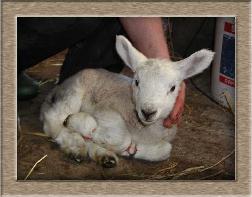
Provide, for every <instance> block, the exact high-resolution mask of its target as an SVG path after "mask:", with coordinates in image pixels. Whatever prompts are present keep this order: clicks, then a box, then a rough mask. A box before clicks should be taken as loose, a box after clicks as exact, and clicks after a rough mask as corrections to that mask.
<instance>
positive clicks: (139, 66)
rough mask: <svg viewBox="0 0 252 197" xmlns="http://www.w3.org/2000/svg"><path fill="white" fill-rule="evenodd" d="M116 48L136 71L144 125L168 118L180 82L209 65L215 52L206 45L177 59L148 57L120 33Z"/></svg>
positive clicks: (136, 95) (135, 89) (137, 103)
mask: <svg viewBox="0 0 252 197" xmlns="http://www.w3.org/2000/svg"><path fill="white" fill-rule="evenodd" d="M116 50H117V52H118V54H119V55H120V57H121V58H122V60H123V61H124V63H125V64H126V65H127V66H128V67H130V68H131V69H132V71H133V72H134V78H133V81H132V90H133V93H132V95H133V101H134V103H135V107H136V111H137V114H138V116H139V118H140V120H141V121H142V123H143V124H145V125H148V124H152V123H154V122H155V121H157V120H158V119H164V118H166V117H167V116H168V115H169V114H170V112H171V110H172V109H173V106H174V104H175V101H176V97H177V95H178V92H179V87H180V84H181V82H182V81H183V80H184V79H186V78H188V77H191V76H193V75H196V74H198V73H200V72H202V71H203V70H204V69H206V68H207V67H208V66H209V65H210V63H211V61H212V59H213V56H214V53H213V52H212V51H209V50H206V49H203V50H200V51H198V52H196V53H194V54H192V55H191V56H189V57H188V58H186V59H184V60H181V61H177V62H172V61H170V60H167V59H148V58H147V57H145V56H144V55H143V54H142V53H140V52H139V51H138V50H137V49H136V48H134V47H133V46H132V44H131V43H130V42H129V41H128V40H127V39H126V38H125V37H124V36H117V38H116Z"/></svg>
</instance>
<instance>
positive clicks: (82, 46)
mask: <svg viewBox="0 0 252 197" xmlns="http://www.w3.org/2000/svg"><path fill="white" fill-rule="evenodd" d="M123 33H124V31H123V28H122V26H121V24H120V22H119V20H118V18H112V17H102V18H101V17H18V19H17V64H18V73H20V72H21V71H22V70H24V69H26V68H28V67H30V66H33V65H35V64H37V63H39V62H40V61H42V60H44V59H46V58H48V57H50V56H52V55H54V54H56V53H58V52H60V51H62V50H64V49H66V48H69V51H68V53H67V55H66V58H65V61H64V63H63V66H62V69H61V73H60V82H62V81H63V80H64V79H66V78H68V77H69V76H71V75H73V74H75V73H76V72H78V71H80V70H82V69H84V68H106V69H108V70H110V71H113V72H120V71H121V69H122V68H123V62H122V61H121V59H120V58H119V56H118V55H117V53H116V50H115V37H116V35H118V34H123Z"/></svg>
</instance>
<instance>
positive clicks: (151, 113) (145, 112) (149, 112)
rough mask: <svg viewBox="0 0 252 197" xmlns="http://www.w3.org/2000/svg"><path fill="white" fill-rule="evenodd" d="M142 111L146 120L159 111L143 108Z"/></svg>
mask: <svg viewBox="0 0 252 197" xmlns="http://www.w3.org/2000/svg"><path fill="white" fill-rule="evenodd" d="M141 112H142V114H143V116H144V118H145V119H146V120H149V119H150V117H152V116H154V115H155V114H156V113H157V111H149V110H143V109H142V110H141Z"/></svg>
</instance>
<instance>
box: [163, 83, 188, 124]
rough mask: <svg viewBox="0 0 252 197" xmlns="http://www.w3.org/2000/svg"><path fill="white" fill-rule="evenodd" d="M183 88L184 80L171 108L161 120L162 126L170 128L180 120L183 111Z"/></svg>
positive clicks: (184, 86)
mask: <svg viewBox="0 0 252 197" xmlns="http://www.w3.org/2000/svg"><path fill="white" fill-rule="evenodd" d="M185 88H186V85H185V82H182V83H181V86H180V90H179V93H178V96H177V99H176V102H175V105H174V107H173V110H172V112H171V113H170V115H169V116H168V117H167V118H166V119H165V120H164V122H163V125H164V127H166V128H171V127H172V125H173V124H177V123H179V122H180V120H181V117H182V113H183V111H184V103H185Z"/></svg>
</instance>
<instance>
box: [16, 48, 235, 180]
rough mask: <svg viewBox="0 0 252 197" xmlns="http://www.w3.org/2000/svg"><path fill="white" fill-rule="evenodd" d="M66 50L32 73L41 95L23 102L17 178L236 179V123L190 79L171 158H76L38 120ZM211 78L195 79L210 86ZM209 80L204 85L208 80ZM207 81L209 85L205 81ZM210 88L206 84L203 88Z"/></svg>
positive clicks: (20, 111)
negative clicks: (103, 161) (114, 161)
mask: <svg viewBox="0 0 252 197" xmlns="http://www.w3.org/2000/svg"><path fill="white" fill-rule="evenodd" d="M64 55H65V52H62V53H60V54H57V55H56V56H54V57H51V58H49V59H47V60H45V61H43V62H41V63H40V64H39V65H36V66H35V67H33V68H32V69H30V70H28V71H27V72H28V73H29V75H30V76H32V77H33V78H35V79H37V80H39V81H44V82H45V83H42V84H41V87H40V94H39V95H38V96H37V97H36V98H34V99H32V100H28V101H18V115H19V117H20V123H21V129H20V131H19V135H18V143H17V158H18V162H17V172H18V173H17V178H18V180H24V179H25V177H26V176H27V174H28V173H29V171H30V170H31V169H32V167H33V166H34V164H35V163H36V162H37V161H38V160H39V159H41V158H42V157H43V156H45V155H47V157H45V158H44V159H43V160H42V161H41V162H40V163H38V164H37V166H36V167H35V168H34V169H33V170H32V171H31V173H30V175H29V176H28V178H27V180H91V179H92V180H97V179H101V180H104V179H115V180H119V179H120V180H141V179H149V180H170V179H177V180H235V153H234V149H235V121H234V116H233V115H232V113H230V112H229V111H228V110H226V109H224V108H222V107H220V106H219V105H217V104H215V103H214V102H212V101H211V100H209V99H208V98H207V97H206V96H204V95H202V93H201V92H199V91H198V90H196V89H195V87H194V86H193V85H192V84H191V83H190V82H189V81H188V82H187V96H186V104H185V111H184V114H183V121H182V122H181V124H180V125H179V130H178V134H177V136H176V138H175V140H174V141H173V143H172V144H173V150H172V153H171V157H170V159H169V161H163V162H158V163H151V162H144V161H138V160H130V159H125V158H121V159H120V162H119V165H118V166H117V167H116V168H113V169H103V168H102V167H100V166H98V165H96V164H95V163H94V162H93V161H88V160H87V161H82V162H81V163H79V162H77V161H74V160H72V159H71V158H69V157H67V156H66V155H64V154H63V153H62V152H61V151H60V150H59V147H58V146H57V145H56V144H55V143H54V142H53V141H52V140H51V139H50V138H48V137H46V136H44V135H43V131H42V124H41V122H40V121H39V110H40V105H41V103H42V102H43V99H44V97H45V96H46V95H47V94H48V92H49V91H50V90H51V88H52V87H53V86H54V85H55V81H56V78H57V76H58V73H59V69H60V65H61V64H62V61H63V59H64ZM205 79H206V76H201V77H198V78H197V79H195V80H196V81H198V84H201V88H203V89H204V90H205V91H208V90H207V87H209V86H207V83H208V81H207V80H205ZM203 82H204V83H203ZM204 84H205V85H204ZM204 86H205V87H204Z"/></svg>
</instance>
